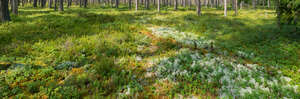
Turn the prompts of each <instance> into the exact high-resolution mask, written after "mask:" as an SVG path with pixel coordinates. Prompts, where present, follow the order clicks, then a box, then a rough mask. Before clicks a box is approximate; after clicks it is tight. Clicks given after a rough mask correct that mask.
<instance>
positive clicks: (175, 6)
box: [174, 0, 177, 10]
mask: <svg viewBox="0 0 300 99" xmlns="http://www.w3.org/2000/svg"><path fill="white" fill-rule="evenodd" d="M174 10H177V0H174Z"/></svg>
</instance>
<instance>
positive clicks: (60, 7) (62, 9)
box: [59, 0, 64, 11]
mask: <svg viewBox="0 0 300 99" xmlns="http://www.w3.org/2000/svg"><path fill="white" fill-rule="evenodd" d="M59 1H60V2H59V11H64V0H59Z"/></svg>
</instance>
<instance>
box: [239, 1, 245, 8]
mask: <svg viewBox="0 0 300 99" xmlns="http://www.w3.org/2000/svg"><path fill="white" fill-rule="evenodd" d="M243 4H244V1H241V3H240V9H243Z"/></svg>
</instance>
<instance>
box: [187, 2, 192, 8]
mask: <svg viewBox="0 0 300 99" xmlns="http://www.w3.org/2000/svg"><path fill="white" fill-rule="evenodd" d="M188 2H189V9H192V0H189V1H188Z"/></svg>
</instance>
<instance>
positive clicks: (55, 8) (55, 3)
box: [54, 0, 57, 11]
mask: <svg viewBox="0 0 300 99" xmlns="http://www.w3.org/2000/svg"><path fill="white" fill-rule="evenodd" d="M54 11H57V0H54Z"/></svg>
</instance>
